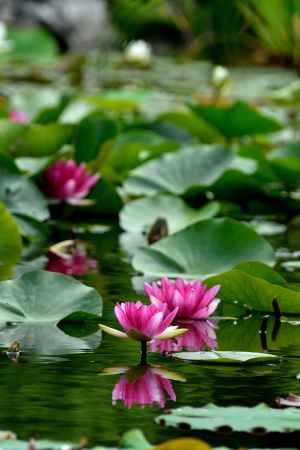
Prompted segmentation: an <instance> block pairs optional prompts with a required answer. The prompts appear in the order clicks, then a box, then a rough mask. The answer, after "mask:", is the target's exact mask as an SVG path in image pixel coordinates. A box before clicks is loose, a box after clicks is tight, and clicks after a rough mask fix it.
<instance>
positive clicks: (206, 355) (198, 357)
mask: <svg viewBox="0 0 300 450" xmlns="http://www.w3.org/2000/svg"><path fill="white" fill-rule="evenodd" d="M172 356H174V358H178V359H183V360H184V361H190V362H197V363H204V364H262V363H271V362H273V361H274V360H275V361H276V360H278V359H279V357H278V356H275V355H272V354H270V353H252V352H230V351H210V352H178V353H172Z"/></svg>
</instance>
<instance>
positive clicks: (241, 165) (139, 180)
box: [124, 145, 256, 195]
mask: <svg viewBox="0 0 300 450" xmlns="http://www.w3.org/2000/svg"><path fill="white" fill-rule="evenodd" d="M228 170H234V171H239V172H242V173H245V174H252V173H254V172H255V170H256V163H255V161H253V160H250V159H247V158H241V157H237V156H235V154H234V152H233V151H232V150H230V149H228V148H225V147H223V146H221V145H215V146H201V147H200V146H199V147H191V148H185V149H183V150H181V151H178V152H176V153H171V154H166V155H164V156H162V157H161V158H157V159H155V160H154V161H150V162H147V163H145V164H143V165H142V166H139V167H138V168H137V169H135V170H133V171H132V172H131V173H130V176H129V178H128V180H127V181H126V182H125V185H124V188H125V190H126V191H127V192H129V193H132V194H137V195H153V194H157V193H160V192H169V193H171V194H175V195H182V194H185V193H187V192H188V191H195V190H197V191H201V190H203V189H205V188H208V187H210V186H212V185H213V184H214V183H215V182H216V181H217V180H218V179H220V177H221V176H222V175H223V174H224V173H225V172H226V171H228Z"/></svg>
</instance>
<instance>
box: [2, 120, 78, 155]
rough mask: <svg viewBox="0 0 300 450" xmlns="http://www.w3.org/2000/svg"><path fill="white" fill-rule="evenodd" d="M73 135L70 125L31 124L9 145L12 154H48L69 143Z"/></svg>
mask: <svg viewBox="0 0 300 450" xmlns="http://www.w3.org/2000/svg"><path fill="white" fill-rule="evenodd" d="M72 135H73V128H72V126H71V125H66V124H61V123H49V124H46V125H40V124H31V125H28V127H27V129H26V130H25V131H24V132H23V133H22V135H21V136H20V137H19V138H18V139H17V140H16V141H15V142H14V144H13V145H11V147H10V153H11V154H12V155H14V156H17V157H19V156H38V157H40V156H48V155H52V154H54V153H56V152H57V151H58V150H60V148H61V147H62V146H63V145H65V144H69V143H70V141H71V138H72Z"/></svg>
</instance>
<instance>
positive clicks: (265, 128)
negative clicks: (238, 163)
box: [192, 101, 282, 138]
mask: <svg viewBox="0 0 300 450" xmlns="http://www.w3.org/2000/svg"><path fill="white" fill-rule="evenodd" d="M192 110H193V111H194V112H195V113H196V114H197V115H199V116H200V117H201V118H202V119H204V120H206V121H207V122H208V123H209V124H211V125H212V126H214V127H215V128H216V129H217V130H219V132H220V133H222V134H223V135H224V136H225V137H227V138H234V137H241V136H247V135H256V134H265V133H273V132H275V131H279V130H280V129H281V128H282V125H281V123H280V122H278V121H277V120H275V119H273V118H272V117H268V116H267V115H265V114H263V113H261V112H260V111H258V110H257V109H255V108H254V107H252V106H250V105H249V104H248V103H246V102H242V101H239V102H236V103H234V104H233V105H230V106H211V105H210V106H207V105H193V106H192Z"/></svg>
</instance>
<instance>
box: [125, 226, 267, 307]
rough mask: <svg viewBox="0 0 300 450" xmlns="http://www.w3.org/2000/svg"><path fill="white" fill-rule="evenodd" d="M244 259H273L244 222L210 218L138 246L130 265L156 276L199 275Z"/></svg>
mask: <svg viewBox="0 0 300 450" xmlns="http://www.w3.org/2000/svg"><path fill="white" fill-rule="evenodd" d="M244 261H262V262H265V263H267V264H271V265H272V264H274V261H275V259H274V253H273V250H272V248H271V246H270V244H269V243H268V242H267V241H265V239H263V238H262V237H260V236H258V235H257V234H256V233H255V231H253V230H252V229H250V228H249V227H248V226H246V225H244V224H242V223H239V222H237V221H234V220H232V219H211V220H203V221H201V222H198V223H196V224H194V225H191V226H189V227H188V228H185V229H184V230H181V231H179V232H177V233H175V234H173V235H171V236H169V237H167V238H164V239H162V240H161V241H159V242H157V243H155V244H153V245H151V246H149V247H145V248H142V249H140V250H139V251H138V252H137V253H136V254H135V257H134V259H133V265H134V267H135V269H136V270H138V271H141V272H143V273H146V274H150V275H154V276H156V277H159V276H165V275H167V276H171V277H176V276H182V277H185V278H203V277H204V276H208V275H210V274H217V273H220V272H222V271H224V270H226V269H225V268H229V267H233V266H234V265H236V264H238V263H239V262H244ZM214 284H216V283H214ZM234 298H235V297H234V296H233V297H232V299H234Z"/></svg>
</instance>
